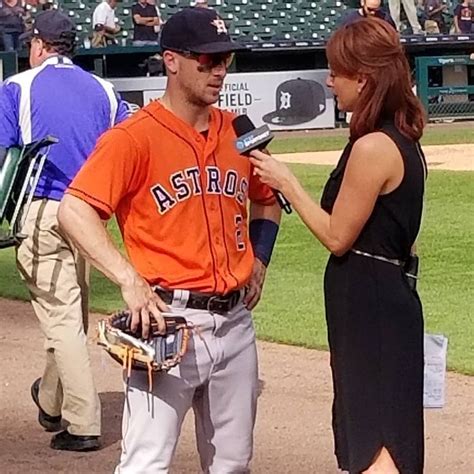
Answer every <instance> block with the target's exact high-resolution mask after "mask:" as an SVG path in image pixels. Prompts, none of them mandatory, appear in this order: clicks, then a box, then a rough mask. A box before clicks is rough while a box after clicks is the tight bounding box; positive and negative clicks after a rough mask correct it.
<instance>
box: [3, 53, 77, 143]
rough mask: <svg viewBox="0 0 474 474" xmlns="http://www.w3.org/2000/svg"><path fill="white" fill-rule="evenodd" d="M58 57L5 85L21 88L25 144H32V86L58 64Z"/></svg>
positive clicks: (19, 116) (23, 73)
mask: <svg viewBox="0 0 474 474" xmlns="http://www.w3.org/2000/svg"><path fill="white" fill-rule="evenodd" d="M65 60H67V61H69V63H70V64H72V61H71V60H70V59H68V58H65ZM57 63H58V57H57V56H53V57H51V58H48V59H46V61H44V62H43V64H41V65H40V66H38V67H35V68H33V69H30V70H28V71H25V72H20V73H19V74H15V75H14V76H12V77H10V78H8V79H7V80H6V81H5V83H7V84H8V83H10V82H13V83H15V84H18V85H19V86H20V104H19V110H18V122H19V125H20V130H21V139H22V142H23V144H25V145H26V144H28V143H31V140H32V134H31V85H32V84H33V81H34V80H35V78H36V76H37V75H38V74H39V73H40V72H41V71H42V70H43V69H44V68H45V67H46V66H49V65H50V64H57Z"/></svg>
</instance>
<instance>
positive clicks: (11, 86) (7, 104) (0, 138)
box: [0, 82, 22, 148]
mask: <svg viewBox="0 0 474 474" xmlns="http://www.w3.org/2000/svg"><path fill="white" fill-rule="evenodd" d="M19 104H20V87H19V86H18V85H17V84H15V83H14V82H5V83H4V84H3V85H2V86H1V87H0V146H2V147H3V148H10V147H12V146H16V145H21V144H22V143H21V138H20V125H19V116H18V108H19Z"/></svg>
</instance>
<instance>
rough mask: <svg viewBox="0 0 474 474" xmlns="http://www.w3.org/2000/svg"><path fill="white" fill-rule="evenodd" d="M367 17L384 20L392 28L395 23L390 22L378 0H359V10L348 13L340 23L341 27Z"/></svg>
mask: <svg viewBox="0 0 474 474" xmlns="http://www.w3.org/2000/svg"><path fill="white" fill-rule="evenodd" d="M368 16H374V17H377V18H380V19H382V20H385V21H386V22H388V23H390V24H391V25H392V26H393V27H394V28H396V26H395V22H394V21H393V20H392V17H391V16H390V14H389V13H388V12H387V11H386V10H385V9H383V8H382V2H381V1H380V0H361V1H360V8H357V9H355V10H351V11H349V12H348V13H347V14H346V15H345V16H344V17H343V18H342V21H341V26H342V25H348V24H350V23H353V22H354V21H358V20H360V19H361V18H366V17H368Z"/></svg>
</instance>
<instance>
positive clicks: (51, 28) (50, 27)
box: [20, 10, 76, 41]
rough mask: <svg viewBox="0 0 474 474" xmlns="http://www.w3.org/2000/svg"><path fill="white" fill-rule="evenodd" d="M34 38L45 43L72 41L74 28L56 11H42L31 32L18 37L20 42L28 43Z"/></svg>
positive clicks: (62, 14)
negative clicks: (63, 40) (62, 40)
mask: <svg viewBox="0 0 474 474" xmlns="http://www.w3.org/2000/svg"><path fill="white" fill-rule="evenodd" d="M34 37H36V38H41V39H42V40H45V41H58V40H61V39H68V40H73V39H74V38H75V37H76V26H75V25H74V23H73V22H72V21H71V20H70V19H69V18H68V17H67V16H66V15H65V14H64V13H61V12H60V11H58V10H46V11H42V12H41V13H39V14H38V15H37V16H36V18H35V19H34V21H33V25H32V28H31V30H30V31H27V32H26V33H23V34H22V35H20V40H22V41H29V40H31V39H32V38H34Z"/></svg>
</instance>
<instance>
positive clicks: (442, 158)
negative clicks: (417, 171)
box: [275, 145, 474, 171]
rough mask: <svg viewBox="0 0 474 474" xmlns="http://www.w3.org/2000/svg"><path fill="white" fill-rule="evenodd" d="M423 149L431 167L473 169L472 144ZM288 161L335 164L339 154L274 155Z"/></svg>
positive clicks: (331, 152)
mask: <svg viewBox="0 0 474 474" xmlns="http://www.w3.org/2000/svg"><path fill="white" fill-rule="evenodd" d="M423 151H424V153H425V156H426V160H427V162H428V166H429V167H430V168H432V169H440V170H456V171H473V170H474V145H436V146H425V147H423ZM275 156H276V157H277V158H278V159H279V160H281V161H286V162H288V163H308V164H315V165H316V164H317V165H335V164H336V163H337V160H338V159H339V157H340V156H341V152H340V151H321V152H311V153H285V154H280V155H275Z"/></svg>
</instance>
